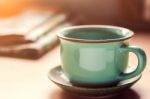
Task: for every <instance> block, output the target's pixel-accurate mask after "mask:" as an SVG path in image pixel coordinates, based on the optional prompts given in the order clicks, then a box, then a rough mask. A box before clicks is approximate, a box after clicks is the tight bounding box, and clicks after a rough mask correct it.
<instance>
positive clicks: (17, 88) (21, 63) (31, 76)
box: [0, 32, 150, 99]
mask: <svg viewBox="0 0 150 99" xmlns="http://www.w3.org/2000/svg"><path fill="white" fill-rule="evenodd" d="M149 43H150V33H147V34H146V33H144V32H141V33H136V35H135V36H134V37H133V39H131V44H133V45H140V46H141V47H142V48H143V49H144V50H145V51H146V54H147V58H148V59H147V60H149V57H150V44H149ZM135 61H136V58H135V59H131V61H130V62H134V63H136V62H135ZM59 64H60V58H59V46H57V47H56V48H54V49H53V50H51V51H50V52H49V53H48V54H46V55H45V56H43V57H42V58H40V59H38V60H25V59H17V58H10V57H0V99H77V98H75V97H73V96H69V95H67V94H65V92H64V91H63V90H61V89H60V88H59V87H57V86H56V85H55V84H53V83H52V82H51V81H50V80H49V79H48V76H47V75H48V71H49V70H50V69H51V68H53V67H54V66H57V65H59ZM149 65H150V63H149V61H147V67H146V69H145V70H144V72H143V76H142V78H141V79H140V80H139V81H138V82H137V83H136V84H135V85H134V86H132V88H131V89H130V90H128V91H126V92H125V93H123V94H121V95H120V96H119V97H116V99H117V98H118V99H119V98H122V99H149V98H150V84H149V82H150V77H149V75H150V67H149Z"/></svg>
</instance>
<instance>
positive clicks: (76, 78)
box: [48, 25, 146, 97]
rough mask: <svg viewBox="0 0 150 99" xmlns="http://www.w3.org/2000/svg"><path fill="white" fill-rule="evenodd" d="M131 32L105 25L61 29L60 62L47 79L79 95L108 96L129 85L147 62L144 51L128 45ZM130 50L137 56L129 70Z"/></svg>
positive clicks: (136, 78)
mask: <svg viewBox="0 0 150 99" xmlns="http://www.w3.org/2000/svg"><path fill="white" fill-rule="evenodd" d="M133 35H134V33H133V32H132V31H131V30H129V29H126V28H122V27H116V26H108V25H83V26H82V25H81V26H72V27H67V28H64V29H62V30H60V31H58V33H57V36H58V38H59V39H60V43H61V50H60V55H61V65H59V66H56V67H55V68H53V69H51V70H50V71H49V75H48V76H49V78H50V80H51V81H52V82H54V83H55V84H56V85H58V86H59V87H61V88H62V89H63V90H65V91H67V92H69V93H72V94H76V95H79V96H88V97H97V96H99V97H111V96H114V95H117V94H119V93H120V92H122V91H124V90H126V89H128V88H130V87H131V86H132V85H133V84H135V83H136V82H137V81H138V80H139V79H140V78H141V73H142V71H143V70H144V68H145V65H146V55H145V52H144V51H143V50H142V49H141V48H139V47H136V46H131V45H129V39H130V38H131V37H133ZM129 52H132V53H134V54H135V55H136V56H137V59H138V66H137V68H136V69H135V70H134V71H132V72H130V73H125V71H126V70H127V69H128V67H129V66H128V58H129Z"/></svg>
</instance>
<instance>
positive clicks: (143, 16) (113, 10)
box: [0, 0, 150, 30]
mask: <svg viewBox="0 0 150 99" xmlns="http://www.w3.org/2000/svg"><path fill="white" fill-rule="evenodd" d="M33 5H34V6H35V5H36V6H37V5H40V6H44V7H45V6H47V7H51V6H55V7H57V8H59V9H61V10H64V11H65V12H67V13H68V14H69V15H72V17H74V16H76V17H78V18H79V17H81V19H82V21H83V22H84V24H112V25H119V26H124V27H129V28H131V29H135V30H150V0H0V15H1V16H9V15H13V14H17V13H19V12H20V11H22V10H23V9H25V8H27V7H29V6H33Z"/></svg>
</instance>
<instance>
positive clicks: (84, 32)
mask: <svg viewBox="0 0 150 99" xmlns="http://www.w3.org/2000/svg"><path fill="white" fill-rule="evenodd" d="M132 35H133V32H132V31H130V30H128V29H126V28H122V27H115V26H100V25H98V26H93V25H91V26H89V25H88V26H73V27H69V28H65V29H63V30H62V31H61V32H59V33H58V36H59V37H61V38H65V39H70V40H71V39H72V40H80V41H91V40H92V41H106V40H107V41H108V40H111V41H112V40H120V39H127V38H130V37H131V36H132Z"/></svg>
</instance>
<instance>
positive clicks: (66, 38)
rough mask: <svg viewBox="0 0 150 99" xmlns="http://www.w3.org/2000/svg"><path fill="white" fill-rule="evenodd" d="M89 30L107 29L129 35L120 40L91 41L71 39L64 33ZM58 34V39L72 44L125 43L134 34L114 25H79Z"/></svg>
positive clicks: (64, 29)
mask: <svg viewBox="0 0 150 99" xmlns="http://www.w3.org/2000/svg"><path fill="white" fill-rule="evenodd" d="M88 28H95V29H100V28H105V29H116V30H122V32H123V33H124V34H127V36H124V37H120V38H114V39H103V40H89V39H78V38H71V37H66V36H65V35H64V32H65V31H68V30H76V29H88ZM56 34H57V37H58V38H60V39H64V40H67V41H72V42H80V43H109V42H119V41H124V40H127V39H130V38H131V37H133V35H134V32H133V31H132V30H130V29H127V28H124V27H119V26H112V25H79V26H70V27H66V28H63V29H61V30H59V31H58V32H57V33H56Z"/></svg>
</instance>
